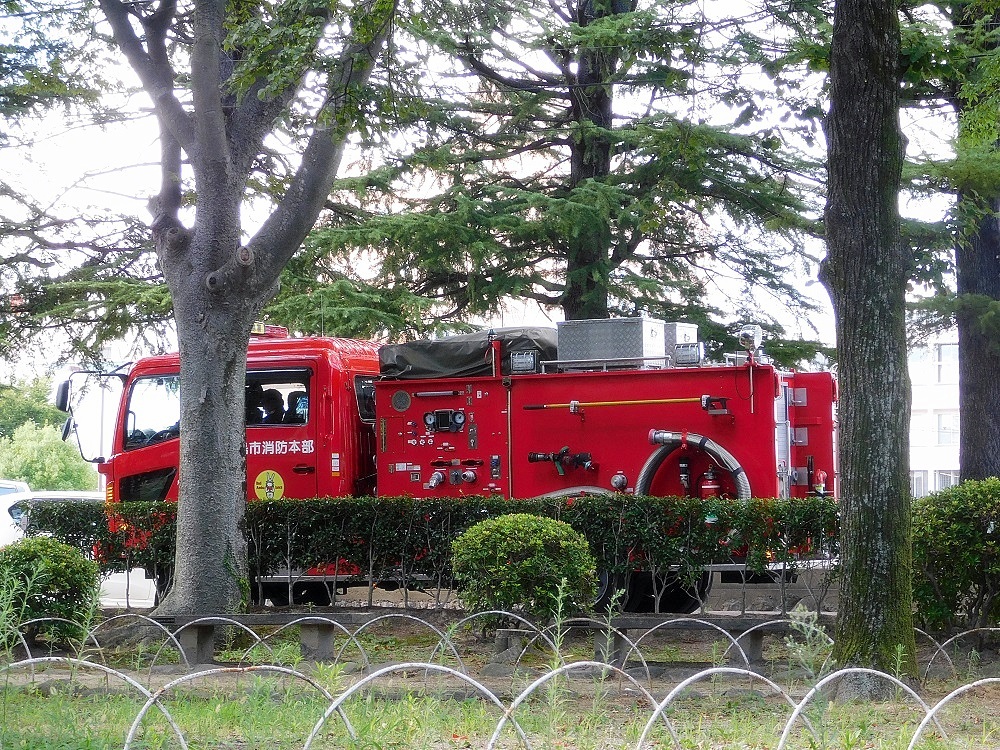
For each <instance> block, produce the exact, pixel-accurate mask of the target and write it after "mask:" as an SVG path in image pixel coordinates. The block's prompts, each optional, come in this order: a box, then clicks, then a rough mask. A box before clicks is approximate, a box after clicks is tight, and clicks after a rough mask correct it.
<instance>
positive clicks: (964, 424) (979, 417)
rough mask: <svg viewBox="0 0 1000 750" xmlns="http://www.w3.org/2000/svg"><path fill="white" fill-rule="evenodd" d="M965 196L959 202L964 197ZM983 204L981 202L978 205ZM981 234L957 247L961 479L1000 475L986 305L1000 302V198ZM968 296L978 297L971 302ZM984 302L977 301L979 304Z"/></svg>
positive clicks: (996, 352) (998, 382) (996, 389)
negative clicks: (984, 317)
mask: <svg viewBox="0 0 1000 750" xmlns="http://www.w3.org/2000/svg"><path fill="white" fill-rule="evenodd" d="M964 198H965V197H964V196H960V199H964ZM977 202H978V201H977ZM983 202H984V203H985V205H984V206H981V208H982V209H983V211H982V212H980V211H977V212H975V213H976V214H977V215H978V216H979V217H980V218H979V220H978V226H977V227H976V231H975V232H974V233H973V234H972V235H971V236H969V237H966V238H965V239H964V241H962V242H960V243H959V244H958V245H957V247H956V248H955V266H956V270H957V280H958V294H959V300H960V303H959V310H958V314H957V316H956V320H957V324H958V343H959V358H958V382H959V386H958V402H959V418H960V423H961V432H960V437H959V466H960V477H961V479H962V480H963V481H964V480H966V479H986V478H987V477H995V476H1000V420H998V419H996V418H994V416H993V415H996V414H1000V378H998V377H997V373H998V372H1000V345H998V343H997V338H996V326H995V325H994V326H989V325H984V320H983V314H984V313H985V312H986V310H985V308H986V306H987V305H984V304H982V303H983V302H987V303H988V302H992V303H993V304H996V301H997V300H1000V221H998V219H997V214H998V212H1000V199H997V198H993V199H992V200H989V201H983ZM966 295H975V298H969V297H967V296H966ZM977 299H978V300H979V303H977V301H976V300H977Z"/></svg>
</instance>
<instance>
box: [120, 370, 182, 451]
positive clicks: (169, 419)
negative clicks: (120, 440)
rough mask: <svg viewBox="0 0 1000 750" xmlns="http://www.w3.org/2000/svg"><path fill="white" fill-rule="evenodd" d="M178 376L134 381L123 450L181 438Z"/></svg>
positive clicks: (129, 399) (130, 394) (129, 400)
mask: <svg viewBox="0 0 1000 750" xmlns="http://www.w3.org/2000/svg"><path fill="white" fill-rule="evenodd" d="M180 414H181V391H180V377H179V376H177V375H158V376H156V377H146V378H136V380H135V382H134V383H132V389H131V390H130V391H129V396H128V412H127V417H126V419H127V422H126V424H125V428H126V430H127V432H126V437H125V449H126V450H130V449H132V448H140V447H142V446H144V445H152V444H153V443H159V442H162V441H163V440H169V439H170V438H174V437H177V436H178V435H180Z"/></svg>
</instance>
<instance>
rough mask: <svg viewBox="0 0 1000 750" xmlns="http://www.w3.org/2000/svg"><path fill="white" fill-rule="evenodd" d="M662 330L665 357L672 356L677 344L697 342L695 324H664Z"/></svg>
mask: <svg viewBox="0 0 1000 750" xmlns="http://www.w3.org/2000/svg"><path fill="white" fill-rule="evenodd" d="M663 330H664V334H663V343H664V346H665V347H666V352H667V356H671V355H673V353H674V347H675V346H677V344H694V343H697V341H698V324H697V323H666V324H665V325H664V329H663Z"/></svg>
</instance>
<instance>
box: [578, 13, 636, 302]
mask: <svg viewBox="0 0 1000 750" xmlns="http://www.w3.org/2000/svg"><path fill="white" fill-rule="evenodd" d="M630 10H634V3H632V2H628V1H626V2H619V3H610V2H609V3H606V4H602V3H596V2H592V1H591V0H581V1H580V3H579V6H578V7H577V13H576V20H577V23H579V24H580V26H587V25H588V24H589V23H590V22H591V21H594V20H596V19H599V18H604V17H607V16H610V15H614V14H619V13H627V12H629V11H630ZM576 63H577V64H576V71H575V77H574V78H572V79H571V80H570V81H568V83H570V84H571V86H570V89H569V99H570V109H571V111H572V115H573V120H574V121H575V122H576V123H577V125H578V128H577V134H576V137H575V138H574V139H573V141H572V142H571V143H570V179H569V187H570V189H574V188H576V187H578V186H579V185H580V183H582V182H583V181H584V180H591V179H597V180H602V179H605V178H607V176H608V175H609V174H611V142H610V138H609V136H608V134H609V133H610V131H611V129H612V128H613V127H614V95H613V90H614V87H613V86H612V85H611V84H610V81H611V79H612V77H613V75H614V73H615V70H616V68H617V66H618V52H617V50H616V49H614V48H608V47H601V48H598V49H586V48H584V49H581V50H580V53H579V55H578V57H577V61H576ZM578 214H579V215H580V216H582V217H586V218H584V219H582V220H580V221H579V222H578V224H577V226H576V227H574V230H575V231H574V232H573V233H572V234H570V236H569V237H567V239H566V241H567V244H568V249H567V253H566V291H565V293H564V294H563V297H562V308H563V314H564V316H565V318H566V320H587V319H590V318H606V317H608V296H609V295H608V276H609V274H610V272H611V269H610V264H611V261H610V256H611V227H610V226H609V224H608V218H607V215H606V213H605V212H603V211H601V208H600V206H588V207H583V206H581V207H580V210H579V211H578Z"/></svg>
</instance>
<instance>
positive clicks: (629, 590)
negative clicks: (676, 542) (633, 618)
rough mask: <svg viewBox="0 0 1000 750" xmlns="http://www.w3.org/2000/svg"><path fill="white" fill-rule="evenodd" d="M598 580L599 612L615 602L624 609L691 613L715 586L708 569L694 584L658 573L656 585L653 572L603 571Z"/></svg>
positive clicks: (607, 608) (621, 609) (617, 608)
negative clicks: (614, 572)
mask: <svg viewBox="0 0 1000 750" xmlns="http://www.w3.org/2000/svg"><path fill="white" fill-rule="evenodd" d="M597 579H598V584H597V597H596V600H595V602H594V610H595V611H596V612H598V613H603V612H607V611H608V610H610V609H612V604H614V609H615V610H617V611H621V612H635V613H650V612H657V613H664V614H670V613H672V614H680V615H689V614H691V613H692V612H696V611H697V610H698V609H700V608H701V605H702V602H704V601H705V600H706V599H707V597H708V592H709V590H710V589H711V588H712V574H711V573H708V572H705V573H702V574H701V576H700V577H699V578H698V580H697V581H696V582H695V585H694V586H690V585H688V586H685V585H683V584H682V583H681V582H680V581H679V580H677V576H676V575H675V574H669V575H666V576H658V580H657V582H656V586H655V587H654V585H653V574H652V573H642V572H634V573H630V574H629V575H627V576H625V575H622V574H612V573H608V572H607V571H604V570H602V571H598V574H597ZM657 593H658V594H659V597H658V601H657V597H656V594H657Z"/></svg>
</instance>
